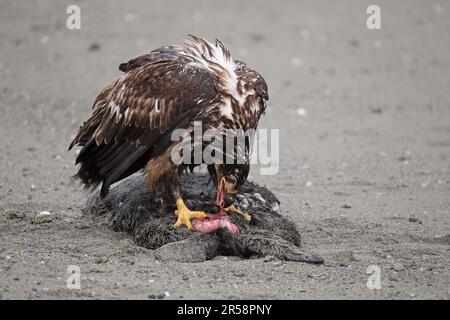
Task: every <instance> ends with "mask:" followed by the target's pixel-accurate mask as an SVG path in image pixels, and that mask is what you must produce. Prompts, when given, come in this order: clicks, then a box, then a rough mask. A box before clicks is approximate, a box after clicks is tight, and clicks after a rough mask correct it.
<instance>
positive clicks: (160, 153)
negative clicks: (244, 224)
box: [69, 36, 268, 199]
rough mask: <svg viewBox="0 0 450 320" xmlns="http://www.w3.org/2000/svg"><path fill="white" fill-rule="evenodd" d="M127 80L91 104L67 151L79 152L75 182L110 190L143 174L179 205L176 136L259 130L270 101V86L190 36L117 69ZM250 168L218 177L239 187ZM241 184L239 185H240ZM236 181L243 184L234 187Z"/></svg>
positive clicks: (231, 170) (217, 46) (218, 47)
mask: <svg viewBox="0 0 450 320" xmlns="http://www.w3.org/2000/svg"><path fill="white" fill-rule="evenodd" d="M119 69H120V70H121V71H123V72H124V74H123V75H122V76H121V77H120V78H119V79H117V80H116V81H114V82H113V83H112V84H110V85H109V86H107V87H106V88H105V89H103V90H102V92H101V93H100V94H99V95H98V97H97V98H96V100H95V102H94V106H93V112H92V115H91V117H90V118H89V119H88V120H87V121H86V122H84V123H83V125H82V126H81V127H80V130H79V132H78V134H77V135H76V137H75V138H74V140H73V141H72V143H71V144H70V147H69V150H70V149H71V148H72V147H74V146H76V145H78V146H81V147H82V148H81V150H80V152H79V154H78V157H77V159H76V163H77V164H80V168H79V171H78V173H77V176H78V177H79V178H80V179H81V181H82V182H83V183H84V184H85V185H86V186H87V187H95V186H97V185H98V184H100V183H102V188H101V195H102V196H105V195H106V194H107V193H108V190H109V187H110V185H111V184H113V183H114V182H117V181H119V180H121V179H124V178H125V177H127V176H129V175H131V174H132V173H134V172H136V171H138V170H140V169H143V168H145V173H146V174H147V182H148V186H149V189H150V190H152V189H153V188H154V187H155V185H156V184H158V183H162V184H163V185H164V186H165V187H167V188H168V189H169V190H170V191H171V192H172V193H173V195H174V196H175V198H177V199H178V198H180V197H181V192H180V180H179V174H180V173H181V171H182V169H183V168H184V167H185V165H180V166H177V165H175V164H173V163H172V161H171V157H170V155H171V150H172V149H173V147H174V146H175V145H176V144H177V143H178V142H177V141H172V140H171V134H172V132H173V131H174V130H175V129H188V130H192V128H193V123H194V121H202V124H203V130H206V129H208V128H216V129H218V130H219V131H220V130H224V129H226V128H232V129H244V130H246V129H256V127H257V124H258V121H259V118H260V116H261V114H262V113H263V112H264V110H265V101H266V100H267V99H268V94H267V85H266V83H265V81H264V79H263V78H262V77H261V76H260V75H259V74H258V73H257V72H255V71H253V70H251V69H249V68H248V67H247V66H246V65H245V64H244V63H243V62H238V61H234V60H233V59H232V58H231V55H230V52H229V51H228V49H226V48H225V46H224V45H223V44H222V43H221V42H219V41H217V42H216V44H215V45H214V44H211V43H209V42H207V41H206V40H204V39H202V38H198V37H194V36H192V41H187V43H186V45H185V46H166V47H162V48H159V49H156V50H154V51H152V52H151V53H149V54H146V55H143V56H140V57H138V58H135V59H132V60H130V61H128V62H127V63H123V64H121V65H120V66H119ZM248 166H249V164H246V165H245V166H244V167H242V168H241V167H239V166H237V167H236V166H235V167H227V165H222V166H221V168H220V170H217V168H216V167H215V166H210V167H209V169H210V172H211V174H212V175H213V176H215V177H216V178H218V177H217V175H218V171H220V173H221V175H225V176H226V173H227V172H229V174H238V173H240V174H241V175H242V177H235V178H236V179H231V180H235V185H236V186H235V187H236V188H237V187H238V186H239V184H242V183H243V182H245V179H246V177H247V174H248V169H249V168H248ZM237 178H239V179H237ZM237 181H239V183H237Z"/></svg>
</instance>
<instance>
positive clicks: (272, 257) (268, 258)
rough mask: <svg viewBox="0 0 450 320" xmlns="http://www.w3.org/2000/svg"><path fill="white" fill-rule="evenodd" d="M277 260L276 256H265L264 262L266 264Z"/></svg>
mask: <svg viewBox="0 0 450 320" xmlns="http://www.w3.org/2000/svg"><path fill="white" fill-rule="evenodd" d="M275 259H276V258H275V257H274V256H265V257H264V259H263V261H264V262H271V261H274V260H275Z"/></svg>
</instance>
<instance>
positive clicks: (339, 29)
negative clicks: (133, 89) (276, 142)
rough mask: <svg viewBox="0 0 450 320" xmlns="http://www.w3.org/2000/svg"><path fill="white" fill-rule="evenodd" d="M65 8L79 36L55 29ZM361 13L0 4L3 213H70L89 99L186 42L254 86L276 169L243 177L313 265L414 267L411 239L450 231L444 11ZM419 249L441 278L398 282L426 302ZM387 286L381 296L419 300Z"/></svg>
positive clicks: (360, 5)
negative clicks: (343, 260) (247, 71)
mask: <svg viewBox="0 0 450 320" xmlns="http://www.w3.org/2000/svg"><path fill="white" fill-rule="evenodd" d="M72 4H75V5H78V6H79V7H80V9H81V29H80V30H69V29H67V28H66V19H67V18H68V16H69V15H68V14H67V13H66V9H67V7H68V6H69V5H72ZM370 4H374V3H373V1H365V0H362V1H361V0H355V1H331V0H326V1H325V0H318V1H317V0H316V1H306V0H305V1H230V0H227V1H170V0H165V1H136V0H131V1H87V0H84V1H75V0H72V1H56V0H41V1H14V0H0V115H1V117H0V137H1V138H0V150H1V152H0V168H1V169H2V170H1V171H0V208H1V209H2V210H3V211H5V210H9V209H11V208H14V209H15V210H19V211H26V212H35V211H40V210H44V209H46V210H47V209H48V210H49V211H52V212H56V213H57V214H61V215H62V216H68V217H78V216H79V215H80V214H81V213H80V212H81V209H82V208H83V207H84V203H85V200H86V193H85V192H84V191H83V190H82V188H81V187H80V186H79V185H78V184H77V183H73V182H71V181H70V176H71V175H73V174H74V173H75V167H74V165H73V162H74V160H73V159H74V154H73V153H68V152H67V147H68V144H69V142H70V140H71V138H72V137H73V135H74V134H75V132H76V130H77V129H78V127H79V125H80V124H81V123H82V121H83V120H85V119H86V118H87V117H88V115H89V114H90V111H91V106H92V103H93V101H94V99H95V97H96V95H97V94H98V93H99V92H100V90H101V89H102V88H103V87H104V86H105V85H107V84H109V83H110V82H111V81H113V80H114V79H116V78H117V77H118V76H119V74H120V73H119V71H118V65H119V64H120V63H122V62H125V61H127V60H129V59H131V58H134V57H136V56H139V55H141V54H144V53H146V52H149V51H150V50H152V49H154V48H157V47H159V46H162V45H168V44H181V43H182V42H183V39H185V38H186V37H187V34H195V35H200V36H204V37H206V38H207V39H209V40H214V39H215V38H218V39H220V40H222V41H223V42H224V43H225V45H226V46H227V47H228V48H229V49H230V50H231V53H232V55H233V57H234V58H235V59H239V60H243V61H245V62H246V63H247V64H248V65H249V66H250V67H253V68H254V69H256V70H258V71H259V72H260V73H261V74H262V75H263V76H264V77H265V79H266V81H267V83H268V86H269V95H270V101H269V105H268V112H267V114H266V116H265V117H264V118H263V119H262V122H261V127H262V128H276V129H280V155H279V172H278V174H276V175H274V176H260V175H259V174H258V170H253V169H252V172H251V179H252V180H255V181H256V182H258V183H261V184H265V185H267V186H268V187H269V188H270V189H271V190H272V191H273V192H274V193H275V194H276V195H277V196H278V197H279V198H280V200H281V203H282V208H283V210H284V212H285V214H287V215H289V216H291V217H292V218H293V219H294V220H295V221H296V223H297V225H298V226H299V227H300V228H302V229H301V230H302V232H304V233H305V234H306V238H307V240H306V245H307V246H308V245H309V246H311V247H312V248H314V249H316V251H318V252H321V253H322V254H323V255H325V256H326V255H327V253H329V252H330V251H334V252H336V250H338V251H339V250H343V251H348V250H353V248H354V246H355V245H356V247H357V248H359V249H360V250H361V252H362V253H361V252H360V253H361V254H362V255H363V256H364V257H365V258H361V257H360V259H362V260H364V261H369V260H377V259H378V258H379V257H381V256H383V257H385V256H386V255H389V256H391V257H392V256H393V255H394V256H395V254H396V253H395V252H397V251H395V250H397V249H395V248H397V247H398V244H397V245H395V241H397V242H398V241H400V242H401V243H403V244H404V247H402V248H403V249H402V250H403V251H401V252H403V253H399V252H397V253H398V255H397V257H398V259H399V260H402V259H406V260H408V259H409V260H410V259H413V257H414V256H415V255H416V254H417V252H416V251H414V250H417V248H416V247H415V249H414V250H412V249H411V250H410V249H408V248H410V247H409V245H410V242H411V241H413V240H411V239H416V240H417V239H419V240H420V241H422V243H423V239H434V237H441V236H446V235H448V230H449V227H450V218H449V216H450V200H449V199H450V198H449V197H448V194H449V191H450V175H449V173H450V91H449V88H450V83H449V74H450V55H449V50H450V37H449V36H448V31H449V30H450V19H448V16H449V14H450V6H449V3H448V2H447V1H424V0H422V1H419V0H411V1H381V0H379V1H378V0H377V1H376V4H377V5H379V6H380V8H381V25H382V29H381V30H369V29H368V28H367V27H366V19H367V17H368V15H367V13H366V9H367V7H368V6H369V5H370ZM410 218H411V219H417V220H418V221H420V222H421V223H420V224H418V223H410V222H408V221H409V219H410ZM327 219H338V220H327ZM417 220H414V221H417ZM318 226H319V227H318ZM373 228H375V229H373ZM11 230H12V229H11ZM320 230H322V231H320ZM323 230H325V231H323ZM356 230H357V231H356ZM368 230H371V232H372V233H371V232H369V231H368ZM16 231H17V230H16ZM400 235H402V236H403V237H404V238H401V239H403V240H398V239H397V238H395V239H397V240H395V241H394V240H392V239H393V238H392V239H391V238H389V237H397V236H399V237H400ZM10 236H11V237H14V235H13V234H12V233H11V235H10ZM4 237H6V235H4ZM377 237H378V238H380V239H381V240H380V241H381V242H379V243H378V245H379V246H380V249H379V250H381V252H383V253H382V254H381V253H380V256H378V253H376V252H375V253H374V251H373V249H372V246H373V245H374V243H375V242H374V241H375V239H376V238H377ZM387 238H389V239H391V240H392V241H394V242H391V241H390V240H389V241H387V240H386V241H387V242H386V241H385V240H383V239H387ZM445 239H448V236H447V238H444V242H445V241H447V242H448V240H445ZM416 240H414V241H416ZM419 240H417V241H419ZM24 241H25V240H24ZM86 241H88V240H86ZM25 242H26V241H25ZM447 242H445V243H447ZM445 243H444V244H445ZM447 244H448V243H447ZM417 245H418V244H417V243H415V244H414V246H417ZM19 246H20V245H19ZM387 247H389V249H385V248H387ZM430 248H431V249H430ZM445 248H447V249H446V250H447V257H446V258H445V257H444V256H442V255H441V253H442V252H445ZM384 250H388V251H389V250H390V251H389V253H386V252H387V251H384ZM427 250H431V251H433V250H435V251H433V252H434V253H433V254H435V255H436V257H439V258H436V260H437V262H435V263H436V264H437V267H436V268H438V269H439V268H441V269H439V270H440V271H439V272H440V273H439V272H438V274H434V273H432V274H429V275H427V276H425V275H424V276H423V277H422V276H419V275H418V276H417V277H416V278H417V279H418V280H417V279H416V280H414V281H415V282H414V281H413V282H411V281H410V282H408V281H409V280H408V279H409V278H405V279H404V280H405V282H404V284H402V286H407V287H408V288H410V289H411V288H413V289H414V288H415V287H416V285H417V286H423V287H424V288H425V289H423V290H422V292H425V293H424V295H425V296H426V297H434V296H435V295H436V294H437V293H436V292H438V291H439V290H438V289H436V290H435V291H433V290H434V288H435V285H436V286H439V285H437V283H441V285H444V286H445V283H446V284H447V286H446V288H447V289H445V288H444V289H442V290H443V291H444V292H447V293H448V277H447V280H442V279H443V278H441V277H442V276H444V275H448V265H449V264H448V247H442V248H441V247H439V248H438V247H435V246H433V245H432V244H430V247H427ZM356 251H357V250H356ZM393 252H394V253H393ZM402 254H404V256H403V255H402ZM374 257H378V258H374ZM383 259H385V258H383ZM442 259H443V260H442ZM383 261H384V260H383ZM380 263H381V262H380ZM390 263H391V262H390V261H388V262H386V264H390ZM417 263H419V262H417ZM419 264H420V263H419ZM361 268H364V265H361ZM418 268H419V267H418ZM361 270H362V269H361ZM417 270H418V269H417ZM435 270H436V269H435ZM417 272H419V271H417ZM426 279H431V280H426ZM289 281H292V279H291V280H289ZM427 281H431V283H432V288H431V289H430V288H428V289H427ZM405 283H406V284H405ZM408 283H409V285H408ZM334 284H335V285H336V286H339V285H341V284H338V283H334ZM402 288H404V287H402ZM258 290H259V289H258V287H255V292H257V291H258ZM316 290H317V291H316V293H317V294H320V292H321V291H320V289H318V288H316ZM396 290H397V289H396V288H394V289H392V292H390V293H388V296H389V295H391V296H392V295H393V296H395V295H396V294H397V296H400V297H409V294H410V293H411V294H415V295H418V294H419V293H418V290H412V289H411V290H412V291H414V292H412V291H411V292H410V291H408V290H409V289H408V290H406V291H405V290H403V291H402V290H400V293H398V290H397V291H396ZM424 290H425V291H424ZM427 290H428V291H427ZM442 290H441V291H442ZM441 291H439V292H441ZM204 292H206V291H204ZM323 292H324V294H328V293H327V289H326V288H325V287H324V288H323ZM342 292H346V291H345V290H343V291H342ZM364 292H365V291H364ZM396 292H397V293H396ZM280 295H282V293H280ZM358 295H359V293H358V294H355V296H358Z"/></svg>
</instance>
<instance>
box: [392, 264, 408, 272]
mask: <svg viewBox="0 0 450 320" xmlns="http://www.w3.org/2000/svg"><path fill="white" fill-rule="evenodd" d="M392 269H394V270H395V271H403V270H405V267H404V266H403V264H401V263H400V262H396V263H394V265H393V266H392Z"/></svg>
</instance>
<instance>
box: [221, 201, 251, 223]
mask: <svg viewBox="0 0 450 320" xmlns="http://www.w3.org/2000/svg"><path fill="white" fill-rule="evenodd" d="M223 211H225V212H228V213H230V212H231V213H237V214H239V215H240V216H241V217H242V218H244V220H245V221H247V222H250V221H251V220H252V216H251V215H250V214H249V213H247V212H244V211H242V210H241V209H239V208H237V207H236V206H235V205H234V204H232V205H230V206H228V207H226V208H224V209H223Z"/></svg>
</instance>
